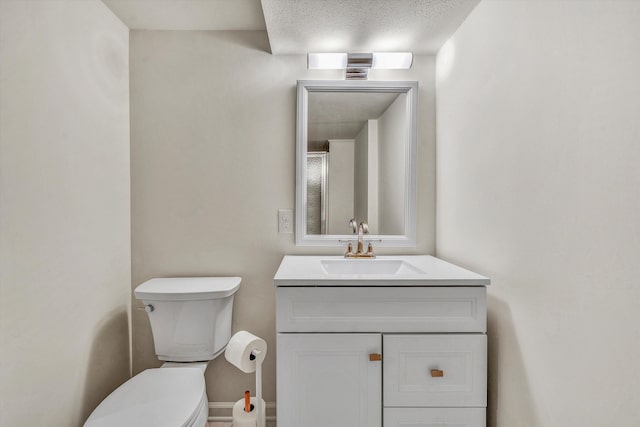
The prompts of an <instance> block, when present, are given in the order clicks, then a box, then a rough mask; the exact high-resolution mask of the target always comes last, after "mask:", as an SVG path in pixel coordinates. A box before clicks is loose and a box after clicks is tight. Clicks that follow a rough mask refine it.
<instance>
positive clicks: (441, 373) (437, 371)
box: [431, 369, 444, 378]
mask: <svg viewBox="0 0 640 427" xmlns="http://www.w3.org/2000/svg"><path fill="white" fill-rule="evenodd" d="M431 376H432V377H433V378H442V377H444V371H443V370H441V369H432V370H431Z"/></svg>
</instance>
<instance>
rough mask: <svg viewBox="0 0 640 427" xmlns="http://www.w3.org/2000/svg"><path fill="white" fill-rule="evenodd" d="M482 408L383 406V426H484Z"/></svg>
mask: <svg viewBox="0 0 640 427" xmlns="http://www.w3.org/2000/svg"><path fill="white" fill-rule="evenodd" d="M486 425H487V424H486V414H485V409H484V408H385V409H384V427H485V426H486Z"/></svg>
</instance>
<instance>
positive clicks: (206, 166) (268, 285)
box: [131, 31, 435, 401]
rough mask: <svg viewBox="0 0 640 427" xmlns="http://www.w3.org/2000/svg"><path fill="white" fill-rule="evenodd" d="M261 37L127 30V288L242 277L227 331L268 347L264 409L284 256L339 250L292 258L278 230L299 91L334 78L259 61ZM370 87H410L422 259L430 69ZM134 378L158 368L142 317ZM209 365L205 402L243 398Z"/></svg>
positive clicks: (427, 212) (430, 149)
mask: <svg viewBox="0 0 640 427" xmlns="http://www.w3.org/2000/svg"><path fill="white" fill-rule="evenodd" d="M267 46H268V44H267V38H266V33H264V32H179V31H176V32H168V31H167V32H162V31H132V32H131V125H132V129H131V132H132V139H131V146H132V159H131V161H132V191H133V194H132V210H133V216H132V221H133V286H136V285H137V284H139V283H141V282H142V281H144V280H147V279H149V278H152V277H159V276H169V275H174V276H175V275H180V274H186V275H239V276H242V284H241V285H240V290H239V293H238V295H237V298H236V300H235V306H234V324H233V329H234V331H237V330H240V329H247V330H250V331H252V332H254V333H255V334H257V335H260V336H262V337H264V338H265V339H266V340H267V343H268V345H269V354H268V355H267V358H266V360H265V369H264V391H265V399H266V400H268V401H269V400H270V401H273V400H275V289H274V287H273V282H272V279H273V275H274V274H275V272H276V270H277V268H278V265H279V263H280V261H281V260H282V256H283V255H284V254H305V253H306V254H319V253H325V254H335V255H338V254H341V253H344V250H345V249H346V248H345V247H341V248H339V247H333V248H318V247H306V248H301V247H296V246H295V244H294V239H293V235H292V234H278V233H277V210H278V208H293V207H294V197H295V117H296V80H297V79H300V80H304V79H307V80H312V79H332V78H334V79H335V78H340V77H339V76H338V75H336V74H335V73H331V72H327V71H308V70H307V69H306V56H305V55H296V56H273V55H271V54H269V53H267V52H266V50H267ZM381 71H384V70H374V71H372V78H376V79H388V80H394V79H398V80H418V81H419V82H420V92H419V117H420V125H419V140H418V145H419V149H418V150H419V151H418V152H419V155H418V156H419V157H418V161H417V164H419V165H426V167H425V168H421V169H420V170H419V171H418V218H419V220H418V237H417V240H418V242H417V247H416V248H410V249H409V251H407V249H406V248H379V249H378V248H376V249H377V250H376V251H377V252H379V253H399V252H403V253H406V252H412V253H432V251H433V247H434V242H433V229H434V219H433V213H434V210H433V209H434V208H433V201H434V189H435V184H434V175H433V170H434V169H433V164H434V162H435V156H434V147H435V139H434V138H435V116H434V114H435V99H434V83H435V58H433V57H426V56H416V57H415V59H414V64H413V68H412V69H411V70H406V71H393V72H391V71H389V72H381ZM133 326H134V327H133V335H134V348H133V351H134V357H133V363H134V371H135V372H139V371H140V370H142V369H145V368H148V367H151V366H158V365H159V362H158V361H157V359H156V357H155V354H154V352H153V344H152V341H151V334H150V329H149V321H148V319H147V317H146V314H145V313H144V312H140V311H138V310H133ZM254 384H255V383H254V377H253V375H246V374H243V373H242V372H240V371H238V370H237V369H235V368H233V367H232V366H231V365H230V364H229V363H227V362H226V361H225V360H224V358H222V357H221V358H218V359H216V360H214V361H213V362H212V363H211V364H210V366H209V368H208V370H207V386H208V396H209V400H211V401H234V400H237V399H239V398H240V397H241V396H242V391H244V390H245V389H247V388H251V389H253V387H254Z"/></svg>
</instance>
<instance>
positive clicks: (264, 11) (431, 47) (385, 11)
mask: <svg viewBox="0 0 640 427" xmlns="http://www.w3.org/2000/svg"><path fill="white" fill-rule="evenodd" d="M0 1H1V0H0ZM102 1H103V2H104V3H105V4H106V5H107V7H109V8H110V9H111V10H112V11H113V13H115V14H116V16H118V17H119V18H120V19H121V20H122V21H123V22H124V23H125V24H126V25H127V26H128V27H129V28H131V29H134V30H241V31H242V30H249V31H250V30H265V29H266V30H267V33H268V35H269V42H270V44H271V51H272V53H274V54H306V53H308V52H384V51H410V52H413V53H417V54H434V53H436V52H437V51H438V49H440V46H442V45H443V44H444V42H446V41H447V40H448V39H449V37H451V35H452V34H453V33H454V32H455V31H456V30H457V29H458V27H459V26H460V24H461V23H462V22H463V21H464V19H465V18H466V17H467V15H469V13H470V12H471V10H473V8H474V7H475V6H476V4H478V2H479V1H480V0H262V1H261V0H102Z"/></svg>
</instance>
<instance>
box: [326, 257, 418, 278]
mask: <svg viewBox="0 0 640 427" xmlns="http://www.w3.org/2000/svg"><path fill="white" fill-rule="evenodd" d="M320 265H322V269H323V270H324V272H325V273H326V274H340V275H350V274H355V275H393V276H400V275H409V274H425V273H424V271H422V270H420V269H418V268H416V267H414V266H413V265H411V264H409V263H408V262H406V261H404V260H400V259H327V260H322V261H320Z"/></svg>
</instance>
